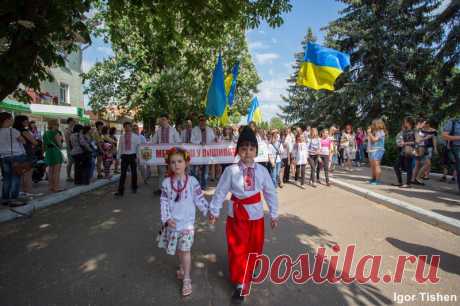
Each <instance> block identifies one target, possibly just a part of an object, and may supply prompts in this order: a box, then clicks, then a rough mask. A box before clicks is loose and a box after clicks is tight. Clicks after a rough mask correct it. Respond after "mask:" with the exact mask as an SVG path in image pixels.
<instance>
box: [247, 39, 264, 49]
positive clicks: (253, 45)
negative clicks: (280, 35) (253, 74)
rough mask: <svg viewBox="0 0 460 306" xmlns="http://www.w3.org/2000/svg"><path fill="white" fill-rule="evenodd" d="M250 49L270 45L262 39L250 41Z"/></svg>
mask: <svg viewBox="0 0 460 306" xmlns="http://www.w3.org/2000/svg"><path fill="white" fill-rule="evenodd" d="M248 45H249V49H251V50H257V49H259V50H260V49H268V47H269V46H268V45H267V44H265V43H264V42H262V41H248Z"/></svg>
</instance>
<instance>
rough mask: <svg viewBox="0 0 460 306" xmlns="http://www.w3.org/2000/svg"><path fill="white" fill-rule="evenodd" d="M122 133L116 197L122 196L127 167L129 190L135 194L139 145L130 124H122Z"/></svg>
mask: <svg viewBox="0 0 460 306" xmlns="http://www.w3.org/2000/svg"><path fill="white" fill-rule="evenodd" d="M123 129H124V133H123V135H121V136H120V139H119V140H118V157H119V158H120V159H121V175H120V182H119V184H118V192H116V193H115V195H116V196H119V197H121V196H123V194H124V191H125V180H126V172H127V170H128V166H129V167H130V168H131V190H132V192H133V193H136V192H137V150H138V147H139V145H140V144H141V140H140V138H139V136H138V135H136V134H134V133H133V132H132V125H131V122H125V123H123Z"/></svg>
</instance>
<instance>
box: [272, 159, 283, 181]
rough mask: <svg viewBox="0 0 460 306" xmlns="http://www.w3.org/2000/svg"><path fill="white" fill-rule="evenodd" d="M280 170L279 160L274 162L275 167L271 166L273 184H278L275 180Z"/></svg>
mask: <svg viewBox="0 0 460 306" xmlns="http://www.w3.org/2000/svg"><path fill="white" fill-rule="evenodd" d="M280 170H281V162H280V161H279V162H276V163H275V167H273V169H272V173H271V175H272V181H273V185H274V186H275V188H276V186H278V183H277V180H278V177H279V175H280Z"/></svg>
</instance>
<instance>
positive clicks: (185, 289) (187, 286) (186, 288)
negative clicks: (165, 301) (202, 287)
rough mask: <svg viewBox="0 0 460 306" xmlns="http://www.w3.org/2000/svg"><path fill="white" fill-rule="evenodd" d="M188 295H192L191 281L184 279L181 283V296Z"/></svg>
mask: <svg viewBox="0 0 460 306" xmlns="http://www.w3.org/2000/svg"><path fill="white" fill-rule="evenodd" d="M190 294H192V280H191V279H190V278H185V279H184V280H183V281H182V296H189V295H190Z"/></svg>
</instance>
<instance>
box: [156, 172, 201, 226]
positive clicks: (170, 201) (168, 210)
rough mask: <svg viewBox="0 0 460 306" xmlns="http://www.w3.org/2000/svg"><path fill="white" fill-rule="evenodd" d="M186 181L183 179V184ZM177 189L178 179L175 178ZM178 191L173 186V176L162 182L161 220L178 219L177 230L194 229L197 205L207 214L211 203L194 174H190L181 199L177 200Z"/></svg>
mask: <svg viewBox="0 0 460 306" xmlns="http://www.w3.org/2000/svg"><path fill="white" fill-rule="evenodd" d="M184 183H185V179H184V181H181V186H183V184H184ZM173 184H174V188H175V189H180V188H178V181H177V180H175V179H173ZM177 195H178V193H177V192H175V191H174V190H173V189H172V188H171V178H170V177H167V178H165V179H164V180H163V183H162V184H161V196H160V205H161V222H162V223H163V224H164V223H166V222H167V221H168V220H169V219H174V221H176V230H177V231H183V230H193V229H194V224H195V206H196V207H198V209H199V210H200V211H201V212H202V213H203V216H206V214H207V212H208V207H209V203H208V201H207V200H206V198H205V197H204V194H203V191H202V190H201V187H200V183H198V181H197V179H196V178H195V177H193V176H188V182H187V187H186V188H185V189H184V190H183V191H182V192H181V193H180V198H179V201H177V202H176V201H175V199H176V197H177Z"/></svg>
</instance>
